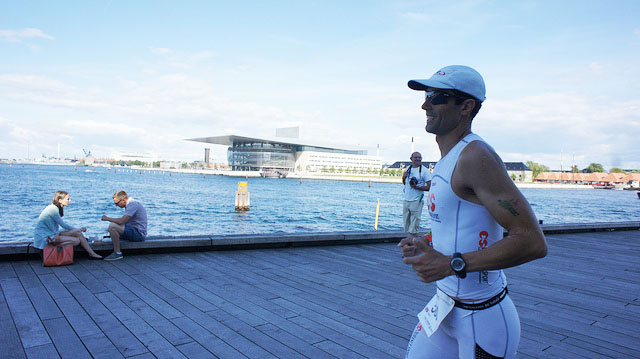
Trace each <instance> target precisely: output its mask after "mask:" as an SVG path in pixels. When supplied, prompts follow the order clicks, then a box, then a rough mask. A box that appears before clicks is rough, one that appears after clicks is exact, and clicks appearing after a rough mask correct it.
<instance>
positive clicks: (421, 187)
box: [402, 152, 431, 236]
mask: <svg viewBox="0 0 640 359" xmlns="http://www.w3.org/2000/svg"><path fill="white" fill-rule="evenodd" d="M409 159H410V160H411V166H409V168H408V169H407V170H406V171H404V173H403V174H402V184H403V185H404V201H402V220H403V223H404V231H405V232H407V233H409V234H411V235H412V236H417V235H418V229H419V228H420V217H421V216H422V207H423V206H424V192H425V191H428V190H429V186H431V178H430V176H429V170H428V169H427V168H425V167H424V166H423V165H422V155H421V154H420V153H419V152H414V153H412V154H411V157H409Z"/></svg>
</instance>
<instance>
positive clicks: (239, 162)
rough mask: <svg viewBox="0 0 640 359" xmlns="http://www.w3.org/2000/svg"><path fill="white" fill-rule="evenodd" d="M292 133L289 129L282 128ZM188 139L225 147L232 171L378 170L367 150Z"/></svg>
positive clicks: (232, 139) (377, 159)
mask: <svg viewBox="0 0 640 359" xmlns="http://www.w3.org/2000/svg"><path fill="white" fill-rule="evenodd" d="M283 130H284V131H282V132H285V134H287V135H291V136H294V135H296V133H295V132H296V131H295V130H293V129H283ZM188 141H195V142H203V143H211V144H218V145H226V146H229V147H228V149H227V160H228V162H229V165H230V166H231V168H232V170H234V171H260V172H267V171H277V172H280V173H283V174H287V173H290V172H303V171H306V172H319V171H323V170H329V169H333V170H352V171H353V170H355V171H366V170H379V169H380V168H381V167H382V162H381V160H380V157H377V156H369V155H368V154H367V151H361V150H348V149H340V148H333V147H326V146H316V145H310V144H304V143H299V142H290V141H281V140H271V139H264V138H254V137H244V136H237V135H229V136H214V137H202V138H191V139H188Z"/></svg>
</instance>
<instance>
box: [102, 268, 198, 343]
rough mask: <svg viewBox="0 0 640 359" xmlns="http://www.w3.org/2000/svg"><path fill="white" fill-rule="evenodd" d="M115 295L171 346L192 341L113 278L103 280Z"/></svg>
mask: <svg viewBox="0 0 640 359" xmlns="http://www.w3.org/2000/svg"><path fill="white" fill-rule="evenodd" d="M103 284H104V285H105V286H106V287H107V288H109V289H110V290H111V293H113V294H115V295H116V296H117V297H118V298H119V299H120V300H121V301H122V302H124V303H125V304H127V306H128V307H129V308H130V309H131V310H132V311H134V312H135V313H136V314H137V315H138V316H140V318H142V319H144V321H145V322H147V323H148V324H149V325H151V326H152V327H153V329H154V330H156V331H157V332H158V333H160V335H162V336H163V337H164V338H166V339H167V340H168V341H169V342H170V343H171V344H173V345H180V344H184V343H188V342H191V341H193V340H192V339H191V338H190V337H189V336H188V335H186V334H185V333H184V332H183V331H182V330H180V329H179V328H178V327H176V326H175V325H174V324H173V323H172V322H171V321H169V320H168V319H166V318H165V317H164V316H162V315H161V314H160V313H158V312H157V311H156V310H155V309H154V308H152V307H150V306H149V305H147V304H146V303H145V302H144V301H142V300H140V298H138V297H137V296H136V295H135V294H133V293H132V292H131V291H129V290H128V289H127V288H125V287H123V286H122V285H121V284H120V282H118V281H117V280H115V279H114V278H109V279H106V280H104V283H103Z"/></svg>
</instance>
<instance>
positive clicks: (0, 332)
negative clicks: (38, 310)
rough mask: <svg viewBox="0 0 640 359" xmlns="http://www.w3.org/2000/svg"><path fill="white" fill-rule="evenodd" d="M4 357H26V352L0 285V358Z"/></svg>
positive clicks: (16, 358) (3, 358)
mask: <svg viewBox="0 0 640 359" xmlns="http://www.w3.org/2000/svg"><path fill="white" fill-rule="evenodd" d="M5 358H6V359H10V358H12V359H13V358H15V359H19V358H26V354H25V352H24V350H23V349H22V342H21V341H20V337H19V336H18V331H17V330H16V326H15V324H13V319H12V318H11V313H10V312H9V307H8V306H7V301H6V300H5V298H4V292H3V290H2V288H1V287H0V359H5Z"/></svg>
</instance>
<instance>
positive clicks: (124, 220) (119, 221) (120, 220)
mask: <svg viewBox="0 0 640 359" xmlns="http://www.w3.org/2000/svg"><path fill="white" fill-rule="evenodd" d="M130 219H131V217H130V216H128V215H126V214H125V215H124V216H122V217H119V218H114V217H107V216H105V215H102V220H103V221H109V222H113V223H115V224H119V225H121V226H122V225H124V224H125V223H127V222H129V220H130Z"/></svg>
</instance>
